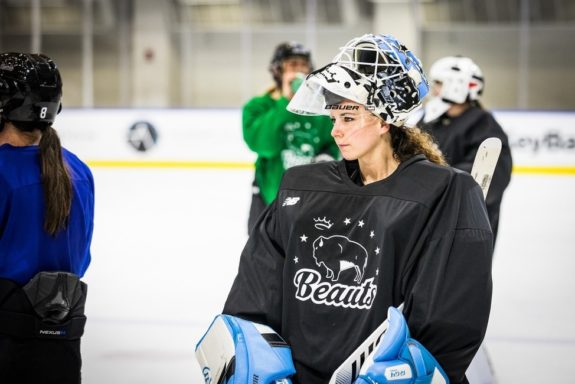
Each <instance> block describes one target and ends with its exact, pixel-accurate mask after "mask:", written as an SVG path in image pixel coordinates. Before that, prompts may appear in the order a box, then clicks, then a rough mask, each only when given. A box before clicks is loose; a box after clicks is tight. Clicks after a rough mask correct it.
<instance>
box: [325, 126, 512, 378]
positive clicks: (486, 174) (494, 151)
mask: <svg viewBox="0 0 575 384" xmlns="http://www.w3.org/2000/svg"><path fill="white" fill-rule="evenodd" d="M500 153H501V140H499V139H498V138H496V137H490V138H488V139H485V140H484V141H483V142H482V143H481V144H480V145H479V148H478V149H477V154H476V155H475V160H474V161H473V167H472V169H471V176H473V179H475V181H476V182H477V183H478V184H479V186H480V187H481V190H482V191H483V198H485V197H486V196H487V191H488V190H489V185H490V184H491V179H492V178H493V172H494V171H495V166H496V165H497V160H498V159H499V154H500ZM399 309H400V310H403V303H402V304H401V305H400V306H399ZM387 327H388V321H387V319H386V320H385V321H384V322H383V323H381V325H380V326H379V327H377V328H376V329H375V331H373V332H372V334H371V335H369V336H368V338H367V339H365V341H364V342H363V343H361V345H360V346H359V347H357V348H356V350H355V351H353V353H352V354H351V355H349V357H348V358H347V359H345V361H344V362H343V363H342V364H341V365H340V366H339V367H338V368H337V369H336V370H335V371H334V372H333V374H332V376H331V379H330V380H329V384H351V383H353V381H354V380H355V379H356V378H357V376H358V374H359V371H360V369H361V366H362V365H363V363H364V362H365V361H366V360H367V358H368V357H369V355H370V354H371V353H372V352H373V351H375V350H377V347H378V346H379V344H380V342H381V339H382V337H383V336H384V335H385V332H387Z"/></svg>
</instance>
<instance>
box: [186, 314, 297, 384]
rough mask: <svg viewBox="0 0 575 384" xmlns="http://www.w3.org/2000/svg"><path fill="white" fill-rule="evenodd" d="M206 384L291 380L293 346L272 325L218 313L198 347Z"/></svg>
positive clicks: (266, 383)
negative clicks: (290, 346)
mask: <svg viewBox="0 0 575 384" xmlns="http://www.w3.org/2000/svg"><path fill="white" fill-rule="evenodd" d="M196 357H197V359H198V362H199V363H200V366H201V368H202V373H203V375H204V381H205V383H206V384H215V383H218V384H219V383H222V384H255V383H258V384H272V383H282V384H288V383H291V381H290V380H289V377H290V376H291V375H293V374H294V373H295V368H294V365H293V362H292V357H291V349H290V348H289V346H288V345H287V343H286V342H285V341H284V340H283V339H282V338H281V337H280V336H279V335H278V334H277V333H276V332H274V331H273V329H271V328H270V327H268V326H266V325H262V324H258V323H253V322H251V321H246V320H242V319H240V318H238V317H234V316H229V315H218V316H216V318H215V319H214V321H213V322H212V324H211V325H210V327H209V328H208V330H207V332H206V333H205V334H204V336H203V337H202V339H201V340H200V341H199V342H198V344H197V346H196Z"/></svg>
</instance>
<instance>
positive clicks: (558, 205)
mask: <svg viewBox="0 0 575 384" xmlns="http://www.w3.org/2000/svg"><path fill="white" fill-rule="evenodd" d="M574 31H575V2H573V1H569V0H555V1H546V0H499V1H497V0H485V1H474V0H448V1H447V0H425V1H423V0H421V1H417V0H409V1H408V0H406V1H401V0H395V1H345V0H341V1H336V0H333V1H329V0H324V1H321V0H307V1H305V0H301V1H279V0H278V1H273V0H266V1H264V0H250V1H247V0H246V1H240V0H213V1H200V0H177V1H176V0H173V1H168V0H166V1H160V0H116V1H112V0H30V1H26V0H1V1H0V50H1V51H32V52H44V53H46V54H48V55H50V56H51V57H53V58H54V59H55V60H56V62H57V63H58V64H59V66H60V68H61V71H62V75H63V78H64V110H63V111H62V113H61V114H60V115H59V117H58V119H57V121H56V124H55V126H56V128H57V129H58V131H59V133H60V135H61V137H62V140H63V143H64V145H65V146H67V147H68V148H69V149H71V150H72V151H74V152H76V153H77V154H78V155H79V156H80V157H81V158H82V159H83V160H85V161H87V162H88V164H89V165H90V166H91V167H92V169H93V172H94V176H95V182H96V193H97V196H96V199H97V201H96V223H95V233H94V243H93V249H92V251H93V252H92V253H93V262H92V265H91V267H90V269H89V271H88V273H87V274H86V277H85V280H86V282H87V283H88V284H89V287H90V292H89V298H88V303H87V314H88V317H89V322H88V325H87V329H86V334H85V337H84V339H83V354H84V370H83V378H84V382H85V383H88V384H92V383H94V384H96V383H122V384H128V383H160V382H162V383H198V384H199V383H201V382H203V378H202V375H201V373H200V371H199V367H198V365H197V363H196V361H195V358H194V347H195V343H196V342H197V341H198V339H199V337H200V336H201V335H202V333H203V331H204V330H205V329H206V327H207V325H208V324H209V322H210V321H211V319H212V318H213V316H214V315H215V314H216V313H218V312H219V311H220V310H221V306H222V304H223V301H224V299H225V296H226V293H227V290H228V289H229V286H230V285H231V283H232V280H233V277H234V275H235V272H236V269H237V263H238V258H239V254H240V252H241V249H242V247H243V245H244V243H245V240H246V238H247V235H246V221H247V213H248V207H249V201H250V192H251V180H252V177H253V168H252V162H253V160H254V156H253V154H252V153H250V152H249V151H248V150H247V148H246V147H245V145H244V144H243V141H242V138H241V121H240V119H241V111H240V108H241V105H242V104H243V103H244V102H245V101H246V100H247V99H248V98H249V97H251V96H252V95H254V94H257V93H260V92H262V91H263V90H264V89H265V88H266V87H268V86H269V85H271V81H270V77H269V73H268V72H267V65H268V63H269V59H270V56H271V52H272V51H273V48H274V47H275V45H276V44H277V43H279V42H281V41H284V40H298V41H301V42H303V43H305V44H306V45H308V46H310V47H312V49H313V52H314V62H315V63H316V65H321V64H323V63H326V62H327V61H329V60H330V59H331V57H332V56H333V55H334V54H335V52H336V51H337V48H338V47H339V46H341V45H343V44H344V43H345V42H346V41H347V40H349V39H350V38H351V37H354V36H357V35H360V34H363V33H366V32H376V33H378V32H385V33H393V34H395V35H396V36H397V37H398V38H399V39H400V40H402V41H404V42H405V43H406V44H407V45H408V46H410V47H413V50H414V51H415V52H416V53H417V54H418V55H419V57H420V58H421V59H422V61H423V64H424V67H426V69H428V66H429V64H430V63H432V62H433V60H435V59H437V58H439V57H441V56H444V55H447V54H464V55H468V56H471V57H472V58H473V59H474V60H475V61H476V62H477V63H478V64H479V65H480V66H481V68H482V69H483V72H484V74H485V76H486V80H487V81H486V90H485V95H484V99H483V100H484V104H485V105H486V106H487V107H488V108H490V109H494V110H495V115H496V117H497V119H498V120H499V122H500V123H501V124H502V126H503V128H504V129H505V131H506V132H507V133H508V135H509V137H510V141H511V144H512V151H513V157H514V161H515V164H514V173H513V178H512V182H511V185H510V187H509V189H508V190H507V192H506V195H505V197H504V201H503V206H502V212H501V223H500V232H499V237H498V243H497V248H496V250H495V260H494V301H493V307H492V316H491V319H490V325H489V329H488V334H487V339H486V345H487V349H488V351H489V353H490V356H491V359H492V363H493V366H494V369H495V371H496V374H497V377H498V379H499V382H500V383H511V384H513V383H540V382H562V383H568V382H575V380H574V379H573V376H572V373H571V369H570V363H571V361H573V359H574V358H575V329H574V327H573V325H572V324H573V323H574V322H575V309H574V307H573V299H572V298H571V295H572V292H574V291H575V289H574V288H575V282H574V281H573V278H572V271H573V270H574V267H575V257H574V256H575V254H574V251H573V246H574V245H575V241H574V240H573V234H574V233H575V215H574V213H575V200H574V199H573V196H575V112H574V111H575V90H574V89H575V87H573V85H572V83H573V79H574V78H575V76H574V70H573V64H572V63H573V59H574V58H575V57H574V56H575V49H573V48H575V47H574V46H575V39H573V38H572V36H573V32H574Z"/></svg>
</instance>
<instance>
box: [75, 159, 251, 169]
mask: <svg viewBox="0 0 575 384" xmlns="http://www.w3.org/2000/svg"><path fill="white" fill-rule="evenodd" d="M86 163H87V164H88V165H89V166H90V167H98V168H187V169H253V168H254V164H253V163H247V162H237V161H168V160H88V161H86Z"/></svg>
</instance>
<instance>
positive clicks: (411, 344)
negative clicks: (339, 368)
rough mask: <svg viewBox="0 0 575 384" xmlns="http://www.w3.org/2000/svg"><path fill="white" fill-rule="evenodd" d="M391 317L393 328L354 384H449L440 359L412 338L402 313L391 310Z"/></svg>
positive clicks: (391, 326) (366, 363)
mask: <svg viewBox="0 0 575 384" xmlns="http://www.w3.org/2000/svg"><path fill="white" fill-rule="evenodd" d="M387 318H388V320H389V328H388V330H387V332H386V333H385V335H384V337H383V339H382V341H381V344H380V345H379V347H378V348H377V349H376V350H375V351H374V352H373V353H372V354H371V355H370V356H369V358H368V360H367V361H366V362H365V364H364V365H363V367H362V369H361V371H360V373H359V377H358V378H357V380H356V381H355V382H354V384H386V383H396V384H448V383H449V380H448V378H447V375H446V374H445V372H444V371H443V369H442V368H441V366H440V365H439V363H438V362H437V360H435V358H434V357H433V356H432V355H431V353H430V352H429V351H428V350H427V349H425V347H424V346H423V345H421V344H420V343H419V342H417V341H415V340H413V339H412V338H410V337H409V328H408V327H407V323H406V321H405V318H404V317H403V315H402V314H401V312H400V311H399V310H398V309H397V308H394V307H389V310H388V311H387Z"/></svg>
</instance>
